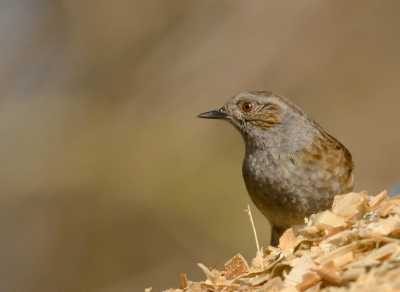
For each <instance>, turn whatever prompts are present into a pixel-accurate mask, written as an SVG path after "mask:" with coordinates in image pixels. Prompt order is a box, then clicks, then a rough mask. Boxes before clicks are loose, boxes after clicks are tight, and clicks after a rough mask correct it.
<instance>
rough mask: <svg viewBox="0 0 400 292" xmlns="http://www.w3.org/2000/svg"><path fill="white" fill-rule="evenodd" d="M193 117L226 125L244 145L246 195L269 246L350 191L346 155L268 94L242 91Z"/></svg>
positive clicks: (350, 168)
mask: <svg viewBox="0 0 400 292" xmlns="http://www.w3.org/2000/svg"><path fill="white" fill-rule="evenodd" d="M198 117H199V118H206V119H221V120H225V121H228V122H229V123H230V124H232V125H233V126H234V127H235V128H236V129H237V130H239V132H240V133H241V135H242V137H243V140H244V143H245V156H244V160H243V166H242V174H243V178H244V182H245V185H246V189H247V192H248V194H249V196H250V198H251V200H252V202H253V203H254V204H255V206H256V207H257V208H258V210H259V211H260V212H261V213H262V214H263V215H264V216H265V217H266V218H267V219H268V221H269V223H270V225H271V245H272V246H278V245H279V238H280V237H281V236H282V234H283V233H284V232H285V231H286V230H287V229H288V228H290V227H291V226H298V225H304V218H306V217H309V216H310V215H312V214H314V213H318V212H319V211H323V210H327V209H330V208H331V207H332V204H333V199H334V196H336V195H340V194H346V193H349V192H351V191H352V190H353V186H354V176H353V170H354V167H355V166H354V161H353V159H352V156H351V154H350V152H349V150H348V149H347V148H346V147H345V146H344V145H343V144H342V143H340V142H339V140H337V139H336V138H334V137H332V136H331V135H329V134H328V133H326V132H325V131H324V130H323V129H322V128H321V127H320V126H319V125H318V124H317V123H316V122H315V121H314V120H313V119H312V118H310V117H309V116H308V115H307V114H306V113H305V112H304V111H303V110H301V109H300V108H299V107H298V106H296V105H295V104H294V103H293V102H291V101H290V100H289V99H288V98H286V97H283V96H281V95H279V94H276V93H274V92H271V91H254V92H246V93H241V94H239V95H236V96H234V97H232V98H230V99H229V100H228V101H227V102H226V103H225V105H224V106H223V107H221V108H220V109H217V110H213V111H209V112H205V113H202V114H200V115H198Z"/></svg>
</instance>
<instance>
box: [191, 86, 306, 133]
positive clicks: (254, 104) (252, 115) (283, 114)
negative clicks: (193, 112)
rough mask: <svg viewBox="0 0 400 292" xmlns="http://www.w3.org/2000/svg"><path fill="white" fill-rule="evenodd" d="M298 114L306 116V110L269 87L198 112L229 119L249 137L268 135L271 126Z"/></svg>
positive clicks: (215, 117)
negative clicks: (267, 89)
mask: <svg viewBox="0 0 400 292" xmlns="http://www.w3.org/2000/svg"><path fill="white" fill-rule="evenodd" d="M295 116H297V117H300V116H304V113H303V112H302V111H301V109H300V108H298V107H297V106H296V105H294V104H293V103H291V102H290V101H289V100H288V99H287V98H284V97H282V96H280V95H277V94H275V93H272V92H267V91H259V92H249V93H241V94H239V95H236V96H234V97H232V98H231V99H229V100H228V101H227V102H226V103H225V105H224V106H223V107H221V108H220V109H218V110H214V111H209V112H205V113H202V114H200V115H198V117H199V118H207V119H224V120H227V121H228V122H230V123H231V124H233V125H234V126H235V128H237V129H238V130H239V131H240V132H241V133H242V135H243V137H244V138H245V139H248V138H250V139H251V138H252V137H260V136H264V135H265V133H266V132H268V131H270V129H271V128H273V127H275V126H277V125H280V124H282V123H287V122H288V120H293V119H294V117H295ZM289 122H290V121H289Z"/></svg>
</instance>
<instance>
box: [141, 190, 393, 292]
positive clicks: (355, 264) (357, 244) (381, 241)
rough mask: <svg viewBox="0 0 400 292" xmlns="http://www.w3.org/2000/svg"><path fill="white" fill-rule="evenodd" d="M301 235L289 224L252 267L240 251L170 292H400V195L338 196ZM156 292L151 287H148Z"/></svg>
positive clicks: (363, 194)
mask: <svg viewBox="0 0 400 292" xmlns="http://www.w3.org/2000/svg"><path fill="white" fill-rule="evenodd" d="M305 221H306V226H305V227H304V228H303V229H301V230H299V234H301V235H298V236H295V235H294V234H293V231H292V229H288V230H287V231H286V232H285V233H284V234H283V235H282V237H281V238H280V240H279V247H271V246H270V247H268V248H267V249H266V252H267V256H265V257H264V255H263V253H262V251H259V252H258V253H257V256H256V258H255V259H254V260H253V261H252V263H253V264H252V266H251V268H249V266H248V264H247V262H246V260H245V259H244V258H243V256H241V255H240V254H237V255H236V256H234V257H233V258H232V259H231V260H229V261H228V262H227V263H226V264H225V270H220V269H216V268H213V269H209V268H207V267H206V266H204V265H202V264H199V266H200V268H201V269H203V271H204V273H205V274H206V280H205V281H202V282H191V281H188V280H187V278H186V276H185V275H184V274H182V275H181V283H182V289H170V290H166V291H168V292H202V291H215V292H236V291H246V292H298V291H301V292H303V291H304V292H319V291H323V292H361V291H362V292H364V291H371V292H377V291H400V277H399V275H400V195H399V196H398V197H395V198H388V197H387V196H386V191H384V192H382V193H380V194H379V195H377V196H376V197H372V196H367V193H366V192H361V193H349V194H345V195H340V196H336V197H335V199H334V204H333V206H332V209H331V210H330V211H324V212H321V213H319V214H313V215H311V216H310V217H309V218H307V219H306V220H305ZM146 292H150V288H149V289H146Z"/></svg>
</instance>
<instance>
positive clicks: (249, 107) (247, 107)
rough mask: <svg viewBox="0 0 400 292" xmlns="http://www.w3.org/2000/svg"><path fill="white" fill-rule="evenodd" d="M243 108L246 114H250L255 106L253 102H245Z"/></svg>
mask: <svg viewBox="0 0 400 292" xmlns="http://www.w3.org/2000/svg"><path fill="white" fill-rule="evenodd" d="M242 107H243V110H244V111H245V112H249V111H251V110H252V108H253V104H252V103H251V102H245V103H244V104H243V106H242Z"/></svg>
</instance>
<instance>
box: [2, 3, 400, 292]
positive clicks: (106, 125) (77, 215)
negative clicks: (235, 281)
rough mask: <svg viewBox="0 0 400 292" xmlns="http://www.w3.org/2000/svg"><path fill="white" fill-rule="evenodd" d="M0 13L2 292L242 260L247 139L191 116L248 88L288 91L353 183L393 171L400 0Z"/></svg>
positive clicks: (399, 168)
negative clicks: (342, 149)
mask: <svg viewBox="0 0 400 292" xmlns="http://www.w3.org/2000/svg"><path fill="white" fill-rule="evenodd" d="M0 13H1V17H0V20H1V34H0V40H1V41H0V62H1V67H0V133H1V147H0V161H1V167H0V185H1V197H0V247H1V248H0V256H1V257H0V259H1V260H0V269H1V272H0V290H1V291H143V290H144V288H145V287H150V286H153V288H154V290H153V291H160V290H163V289H167V288H169V287H170V286H175V287H178V286H179V274H180V273H186V274H187V275H188V278H189V279H192V280H199V279H203V278H204V276H203V273H202V271H201V270H200V269H199V268H198V267H197V266H196V263H198V262H202V263H204V264H206V265H207V266H214V265H215V264H216V263H217V262H219V265H220V266H221V265H223V263H224V262H225V261H226V260H228V259H229V258H230V257H232V256H233V255H235V254H236V253H238V252H240V253H242V254H243V255H244V256H245V257H246V258H247V259H248V260H250V259H251V258H252V257H253V256H254V255H255V251H256V249H255V243H254V239H253V235H252V230H251V226H250V222H249V220H248V216H247V214H246V213H245V212H243V210H244V209H245V208H246V205H247V204H249V203H250V200H249V198H248V196H247V194H246V191H245V188H244V184H243V182H242V177H241V162H242V159H243V155H244V145H243V142H242V140H241V137H240V135H239V134H238V133H237V132H236V131H235V130H234V129H233V127H232V126H230V125H228V124H226V123H223V122H218V121H206V120H200V119H197V118H196V115H197V114H199V113H200V112H204V111H207V110H212V109H216V108H218V107H220V106H221V105H222V104H223V103H224V102H225V101H226V100H227V99H228V98H230V97H231V96H233V95H236V94H238V93H241V92H245V91H252V90H272V91H275V92H277V93H280V94H282V95H284V96H287V97H289V98H290V99H291V100H293V101H294V102H295V103H296V104H297V105H299V106H300V107H301V108H302V109H304V110H305V111H306V112H307V113H308V114H309V115H310V116H311V117H313V118H314V119H315V120H316V121H317V122H318V123H319V124H320V125H321V126H322V127H323V128H324V129H325V130H326V131H327V132H329V133H330V134H332V135H333V136H335V137H337V138H339V140H341V141H342V142H343V143H344V144H345V145H346V146H347V147H348V148H349V149H350V151H351V152H352V154H353V157H354V160H355V162H356V172H355V177H356V190H363V189H367V190H368V191H369V193H370V194H373V195H375V194H377V193H378V192H380V191H381V190H383V189H385V188H389V187H390V186H392V185H393V184H394V183H395V182H396V181H397V180H398V179H399V178H400V163H399V158H400V155H399V147H400V135H399V128H400V119H399V114H400V78H399V76H400V75H399V72H400V71H399V70H400V54H399V52H400V2H399V1H337V0H335V1H333V0H332V1H320V0H315V1H297V0H296V1H256V0H252V1H239V0H223V1H211V0H209V1H208V0H204V1H188V0H174V1H171V0H164V1H162V0H146V1H122V0H119V1H111V0H109V1H106V0H96V1H94V0H91V1H70V0H58V1H56V0H52V1H50V0H49V1H46V0H4V1H1V4H0ZM251 206H252V205H251ZM253 213H254V215H255V224H256V228H257V230H258V233H259V237H260V241H261V245H262V246H264V247H266V246H267V244H268V242H269V234H268V232H267V230H268V226H267V222H266V220H265V219H264V218H262V217H261V216H260V215H259V214H258V211H256V209H255V208H254V207H253Z"/></svg>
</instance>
